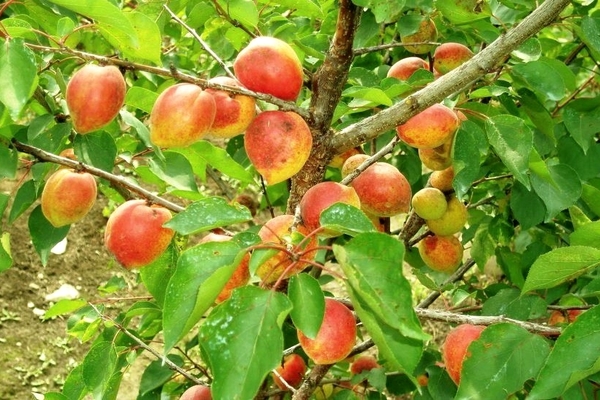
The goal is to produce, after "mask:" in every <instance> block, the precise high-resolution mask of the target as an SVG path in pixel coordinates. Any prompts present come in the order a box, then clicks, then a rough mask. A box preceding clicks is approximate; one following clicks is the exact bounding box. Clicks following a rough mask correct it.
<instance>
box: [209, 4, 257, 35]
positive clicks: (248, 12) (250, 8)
mask: <svg viewBox="0 0 600 400" xmlns="http://www.w3.org/2000/svg"><path fill="white" fill-rule="evenodd" d="M219 3H220V4H221V7H223V9H225V10H227V11H228V12H229V16H230V17H231V18H232V19H233V20H235V21H238V22H241V23H242V24H244V25H246V26H247V27H250V28H256V26H257V25H258V8H257V7H256V4H255V3H254V1H252V0H228V1H223V0H220V1H219Z"/></svg>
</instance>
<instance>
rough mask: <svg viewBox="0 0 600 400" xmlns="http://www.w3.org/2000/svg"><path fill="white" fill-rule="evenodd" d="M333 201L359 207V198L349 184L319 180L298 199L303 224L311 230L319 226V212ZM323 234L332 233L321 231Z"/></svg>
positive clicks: (333, 202)
mask: <svg viewBox="0 0 600 400" xmlns="http://www.w3.org/2000/svg"><path fill="white" fill-rule="evenodd" d="M335 203H345V204H349V205H352V206H354V207H356V208H360V199H359V197H358V194H357V193H356V190H355V189H354V188H353V187H351V186H346V185H342V184H341V183H338V182H332V181H326V182H320V183H317V184H316V185H314V186H313V187H311V188H310V189H308V190H307V191H306V193H304V196H302V199H300V204H299V206H300V216H301V217H302V222H303V223H304V226H306V228H307V229H308V230H309V232H312V231H314V230H316V229H318V228H319V227H320V226H321V223H320V221H319V219H320V218H321V212H323V210H325V209H326V208H328V207H330V206H332V205H333V204H335ZM323 234H333V233H332V232H323Z"/></svg>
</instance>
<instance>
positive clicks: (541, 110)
mask: <svg viewBox="0 0 600 400" xmlns="http://www.w3.org/2000/svg"><path fill="white" fill-rule="evenodd" d="M518 94H519V98H520V102H521V105H522V109H523V111H525V114H527V116H528V117H529V119H530V120H531V122H533V124H534V125H535V127H536V128H538V129H539V130H540V132H542V133H543V134H544V135H546V137H547V138H548V139H550V140H551V141H552V142H553V143H554V142H556V138H555V137H554V125H555V124H554V120H553V119H552V116H551V115H550V112H549V111H548V110H547V109H546V107H544V105H543V104H542V103H540V101H539V100H538V98H537V97H536V95H535V93H533V92H532V91H531V90H529V89H527V88H522V89H519V92H518Z"/></svg>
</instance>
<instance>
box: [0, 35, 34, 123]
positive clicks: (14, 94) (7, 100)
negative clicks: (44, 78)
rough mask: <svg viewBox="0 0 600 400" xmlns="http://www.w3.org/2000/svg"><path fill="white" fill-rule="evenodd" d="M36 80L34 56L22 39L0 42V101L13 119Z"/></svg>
mask: <svg viewBox="0 0 600 400" xmlns="http://www.w3.org/2000/svg"><path fill="white" fill-rule="evenodd" d="M37 82H38V76H37V67H36V64H35V56H34V54H33V52H32V51H31V50H30V49H29V48H27V47H25V44H24V42H23V40H22V39H11V40H4V42H3V43H0V103H3V104H4V105H5V106H6V108H8V110H9V111H10V115H11V117H12V119H13V120H16V119H17V118H18V117H19V115H20V114H21V110H23V107H25V104H27V101H29V98H30V97H31V96H32V95H33V91H34V89H35V87H36V85H37Z"/></svg>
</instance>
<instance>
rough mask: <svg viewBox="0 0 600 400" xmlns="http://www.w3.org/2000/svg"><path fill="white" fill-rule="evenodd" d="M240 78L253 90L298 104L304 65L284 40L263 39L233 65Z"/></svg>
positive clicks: (254, 43)
mask: <svg viewBox="0 0 600 400" xmlns="http://www.w3.org/2000/svg"><path fill="white" fill-rule="evenodd" d="M233 70H234V72H235V75H236V77H237V79H239V81H240V82H241V83H242V85H244V86H245V87H247V88H248V89H250V90H253V91H255V92H259V93H267V94H270V95H273V96H275V97H278V98H280V99H282V100H288V101H295V100H296V99H297V98H298V95H299V94H300V91H301V90H302V84H303V80H304V75H303V71H302V63H301V62H300V59H299V58H298V56H297V55H296V52H295V51H294V49H292V47H291V46H290V45H289V44H287V43H286V42H284V41H283V40H281V39H277V38H274V37H269V36H259V37H256V38H254V39H252V40H251V41H250V43H249V44H248V46H246V47H245V48H244V49H242V51H240V53H239V54H238V56H237V57H236V59H235V61H234V63H233Z"/></svg>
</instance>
